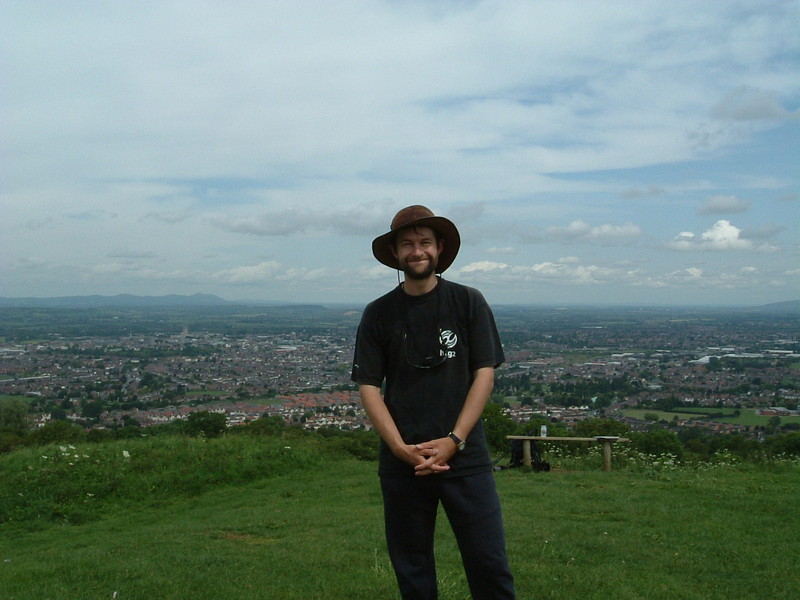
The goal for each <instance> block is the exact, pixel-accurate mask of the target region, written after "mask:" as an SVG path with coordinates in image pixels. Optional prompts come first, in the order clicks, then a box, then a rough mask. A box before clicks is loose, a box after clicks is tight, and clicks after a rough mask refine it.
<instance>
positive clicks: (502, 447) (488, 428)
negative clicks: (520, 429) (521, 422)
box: [483, 402, 516, 452]
mask: <svg viewBox="0 0 800 600" xmlns="http://www.w3.org/2000/svg"><path fill="white" fill-rule="evenodd" d="M515 429H516V425H515V424H514V421H512V420H511V417H509V416H508V415H507V414H506V413H504V412H503V407H502V406H501V405H500V404H497V403H496V402H489V403H487V404H486V408H484V409H483V430H484V432H485V434H486V441H487V443H488V444H489V447H490V448H492V449H493V450H495V451H497V452H505V451H506V450H507V449H508V440H507V439H506V436H507V435H512V434H513V433H514V430H515Z"/></svg>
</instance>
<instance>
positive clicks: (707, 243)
mask: <svg viewBox="0 0 800 600" xmlns="http://www.w3.org/2000/svg"><path fill="white" fill-rule="evenodd" d="M667 247H668V248H670V249H672V250H702V251H706V250H707V251H729V250H754V251H758V252H775V251H776V250H777V249H778V248H777V246H774V245H771V244H766V243H764V244H761V245H756V243H755V242H754V241H753V239H749V238H747V237H745V236H744V235H743V233H742V230H741V229H739V228H738V227H736V226H735V225H732V224H731V222H730V221H728V220H726V219H720V220H719V221H717V222H716V223H714V225H712V226H711V228H710V229H708V230H707V231H704V232H703V233H702V234H700V236H697V235H695V234H694V233H692V232H691V231H683V232H681V233H679V234H678V235H677V236H675V238H674V239H673V240H672V241H671V242H669V243H668V244H667Z"/></svg>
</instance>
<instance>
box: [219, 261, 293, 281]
mask: <svg viewBox="0 0 800 600" xmlns="http://www.w3.org/2000/svg"><path fill="white" fill-rule="evenodd" d="M280 268H281V265H280V263H278V262H276V261H273V260H267V261H262V262H260V263H258V264H256V265H249V266H242V267H234V268H233V269H226V270H224V271H218V272H216V273H214V274H213V275H212V277H213V278H214V279H217V280H220V281H224V282H227V283H262V282H265V281H269V280H271V279H273V278H274V277H275V276H276V275H278V274H279V272H280Z"/></svg>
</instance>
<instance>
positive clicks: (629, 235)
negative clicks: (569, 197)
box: [546, 221, 642, 243]
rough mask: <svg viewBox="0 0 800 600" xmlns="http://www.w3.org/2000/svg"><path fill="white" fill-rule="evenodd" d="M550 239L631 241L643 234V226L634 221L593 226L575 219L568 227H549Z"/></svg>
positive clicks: (561, 240)
mask: <svg viewBox="0 0 800 600" xmlns="http://www.w3.org/2000/svg"><path fill="white" fill-rule="evenodd" d="M546 236H547V238H548V239H550V240H553V241H560V242H567V243H569V242H585V241H601V242H630V241H633V240H636V239H638V238H640V237H641V236H642V228H641V227H639V226H638V225H635V224H633V223H625V224H623V225H610V224H605V225H597V226H592V225H590V224H589V223H587V222H585V221H573V222H572V223H570V224H569V225H568V226H567V227H548V228H547V230H546Z"/></svg>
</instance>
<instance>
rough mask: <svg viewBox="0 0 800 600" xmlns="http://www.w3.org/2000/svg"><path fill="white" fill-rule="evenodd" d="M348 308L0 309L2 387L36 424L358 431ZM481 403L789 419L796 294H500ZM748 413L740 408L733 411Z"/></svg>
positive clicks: (640, 418)
mask: <svg viewBox="0 0 800 600" xmlns="http://www.w3.org/2000/svg"><path fill="white" fill-rule="evenodd" d="M361 308H362V307H359V306H302V305H297V306H270V305H234V304H227V303H226V304H221V305H187V306H181V305H175V306H157V305H156V306H149V305H148V306H118V305H106V306H103V305H101V306H92V307H74V306H69V307H65V306H38V307H30V306H28V307H21V306H3V307H0V398H21V399H25V401H26V402H28V403H29V407H30V415H29V417H30V420H31V426H32V427H41V426H43V425H44V424H46V423H47V422H49V421H51V420H67V421H71V422H74V423H77V424H80V425H82V426H83V427H85V428H87V429H115V428H121V427H129V426H136V427H142V428H146V427H150V426H154V425H161V424H166V423H171V422H174V421H178V420H183V419H187V418H188V416H189V415H190V414H192V413H193V412H198V411H209V412H215V413H222V414H225V416H226V421H227V424H228V426H229V427H236V426H239V425H242V424H245V423H248V422H252V421H253V420H255V419H257V418H259V417H262V416H271V417H280V418H281V419H283V420H284V421H285V422H286V423H287V424H293V425H297V426H301V427H303V428H306V429H320V428H331V427H332V428H337V429H347V430H357V429H366V428H369V424H368V421H367V419H366V415H365V414H364V411H363V409H362V408H361V405H360V402H359V399H358V391H357V388H356V386H355V385H354V384H353V383H352V382H351V380H350V371H351V361H352V355H353V342H354V339H355V333H356V328H357V326H358V321H359V318H360V310H361ZM494 313H495V318H496V321H497V324H498V328H499V330H500V333H501V337H502V339H503V343H504V349H505V354H506V362H505V363H504V364H503V365H502V366H501V367H500V368H499V369H498V371H497V377H496V385H495V389H494V393H493V396H492V400H493V401H494V402H497V403H499V404H501V405H502V407H503V410H504V412H505V413H506V414H507V415H509V416H510V417H511V418H512V419H513V420H514V421H517V422H520V423H524V422H526V421H529V420H531V419H532V418H534V417H537V418H546V419H547V420H548V421H550V422H553V423H559V424H563V425H565V426H567V427H571V426H573V425H574V424H576V423H578V422H580V421H581V420H585V419H591V418H598V417H602V418H609V419H616V420H619V421H623V422H625V423H627V424H628V425H629V426H630V427H631V428H632V429H637V428H638V429H644V428H646V427H648V426H650V425H651V424H652V423H653V422H658V421H660V422H661V423H662V424H664V425H665V426H669V427H676V428H685V427H699V428H703V429H706V430H708V431H710V432H718V433H740V434H744V435H748V436H753V437H763V436H764V435H769V434H770V433H774V432H776V431H779V430H787V429H800V413H798V399H800V325H798V323H800V320H799V319H798V315H799V314H800V313H798V311H797V303H784V304H783V305H777V306H768V307H759V308H753V309H741V308H671V307H649V308H634V307H579V306H578V307H553V306H548V307H543V306H497V307H494ZM745 415H747V417H748V418H743V417H744V416H745Z"/></svg>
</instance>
